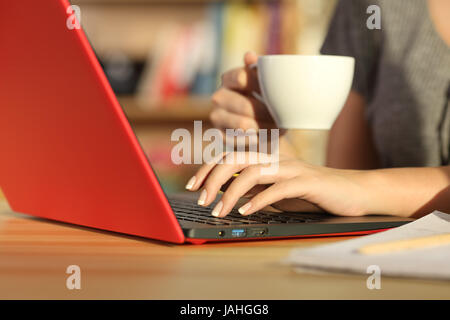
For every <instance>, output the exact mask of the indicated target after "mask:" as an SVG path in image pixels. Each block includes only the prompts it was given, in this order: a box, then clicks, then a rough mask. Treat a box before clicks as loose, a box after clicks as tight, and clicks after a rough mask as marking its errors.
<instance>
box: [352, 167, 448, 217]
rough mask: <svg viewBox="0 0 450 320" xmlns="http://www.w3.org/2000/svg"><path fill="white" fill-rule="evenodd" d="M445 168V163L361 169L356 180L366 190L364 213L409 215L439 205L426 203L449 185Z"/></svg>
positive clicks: (423, 212)
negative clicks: (435, 166) (414, 166)
mask: <svg viewBox="0 0 450 320" xmlns="http://www.w3.org/2000/svg"><path fill="white" fill-rule="evenodd" d="M448 171H449V168H448V167H439V168H393V169H377V170H367V171H361V174H360V175H359V176H358V181H359V183H360V185H361V186H362V187H363V189H364V190H365V191H366V192H365V194H366V197H365V198H366V202H365V203H366V204H365V209H364V214H383V215H395V216H402V217H410V216H418V215H423V214H427V213H429V212H428V211H430V210H431V211H432V210H435V209H439V208H435V207H433V206H429V204H430V203H432V202H433V201H434V200H435V199H436V198H439V197H442V196H440V193H442V192H445V189H446V188H447V189H448V184H449V179H450V178H449V176H448V175H447V174H448ZM428 207H429V208H428ZM431 211H430V212H431Z"/></svg>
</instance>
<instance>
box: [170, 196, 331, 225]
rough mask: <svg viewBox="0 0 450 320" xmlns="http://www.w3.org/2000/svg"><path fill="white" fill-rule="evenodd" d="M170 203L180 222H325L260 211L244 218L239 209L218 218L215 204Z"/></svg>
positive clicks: (235, 223)
mask: <svg viewBox="0 0 450 320" xmlns="http://www.w3.org/2000/svg"><path fill="white" fill-rule="evenodd" d="M169 203H170V205H171V206H172V209H173V211H174V213H175V215H176V217H177V219H178V220H182V221H191V222H197V223H203V224H208V225H239V224H240V225H242V224H248V225H251V224H287V223H311V222H319V221H322V220H323V219H322V218H320V217H313V216H312V215H313V214H303V213H290V212H280V213H275V212H268V211H258V212H256V213H254V214H251V215H249V216H243V215H241V214H240V213H239V212H238V211H237V209H233V210H232V211H231V212H230V213H229V214H228V215H227V216H226V217H224V218H216V217H213V216H212V215H211V211H212V209H213V207H214V204H213V205H210V206H207V207H202V206H199V205H197V204H195V203H191V202H188V201H182V200H174V199H170V200H169Z"/></svg>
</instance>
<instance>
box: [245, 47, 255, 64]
mask: <svg viewBox="0 0 450 320" xmlns="http://www.w3.org/2000/svg"><path fill="white" fill-rule="evenodd" d="M257 61H258V55H257V54H256V53H255V52H253V51H249V52H247V53H246V54H245V55H244V63H245V65H246V66H249V65H251V64H254V63H256V62H257Z"/></svg>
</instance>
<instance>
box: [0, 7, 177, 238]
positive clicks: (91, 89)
mask: <svg viewBox="0 0 450 320" xmlns="http://www.w3.org/2000/svg"><path fill="white" fill-rule="evenodd" d="M68 6H69V3H68V1H66V0H45V1H35V0H21V1H1V2H0V12H1V18H0V47H1V49H0V148H1V149H0V150H1V151H0V186H1V188H2V190H3V192H4V194H5V195H6V198H7V199H8V201H9V204H10V205H11V207H12V209H13V210H15V211H17V212H22V213H27V214H31V215H34V216H39V217H44V218H49V219H54V220H59V221H64V222H69V223H75V224H79V225H83V226H89V227H94V228H100V229H106V230H111V231H117V232H122V233H127V234H132V235H138V236H143V237H148V238H153V239H160V240H165V241H170V242H176V243H181V242H183V241H184V235H183V233H182V230H181V228H180V226H179V224H178V221H177V220H176V218H175V216H174V215H173V212H172V209H171V208H170V206H169V204H168V202H167V199H166V197H165V195H164V193H163V191H162V189H161V187H160V185H159V183H158V181H157V179H156V177H155V175H154V173H153V171H152V169H151V167H150V165H149V163H148V161H147V158H146V156H145V154H144V153H143V151H142V149H141V148H140V146H139V143H138V141H137V139H136V137H135V135H134V133H133V131H132V130H131V128H130V125H129V123H128V121H127V119H126V117H125V115H124V113H123V111H122V109H121V107H120V106H119V104H118V102H117V100H116V98H115V96H114V93H113V91H112V90H111V88H110V86H109V84H108V82H107V80H106V78H105V75H104V73H103V71H102V69H101V67H100V65H99V63H98V61H97V59H96V57H95V55H94V53H93V51H92V49H91V47H90V45H89V43H88V41H87V40H86V37H85V35H84V33H83V31H82V30H80V29H76V28H75V29H70V28H68V27H67V25H66V20H67V18H68V17H69V15H68V14H67V13H66V10H67V7H68Z"/></svg>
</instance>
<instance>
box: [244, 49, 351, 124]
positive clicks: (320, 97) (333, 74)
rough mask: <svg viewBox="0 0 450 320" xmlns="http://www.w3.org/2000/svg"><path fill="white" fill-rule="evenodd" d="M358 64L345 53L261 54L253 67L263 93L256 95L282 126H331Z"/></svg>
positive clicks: (347, 92)
mask: <svg viewBox="0 0 450 320" xmlns="http://www.w3.org/2000/svg"><path fill="white" fill-rule="evenodd" d="M354 66H355V59H354V58H352V57H345V56H328V55H317V56H306V55H267V56H261V57H259V58H258V62H257V64H255V65H253V66H252V67H257V69H258V80H259V85H260V88H261V94H262V96H260V95H259V94H257V93H256V92H255V93H254V96H255V98H257V99H258V100H260V101H261V102H263V103H264V104H265V105H266V106H267V108H268V109H269V112H270V114H271V115H272V117H273V118H274V120H275V123H276V124H277V126H278V127H279V128H284V129H319V130H329V129H330V128H331V126H332V125H333V123H334V121H335V120H336V118H337V116H338V114H339V112H340V111H341V110H342V107H343V106H344V104H345V101H346V99H347V96H348V94H349V92H350V88H351V85H352V81H353V72H354Z"/></svg>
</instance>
